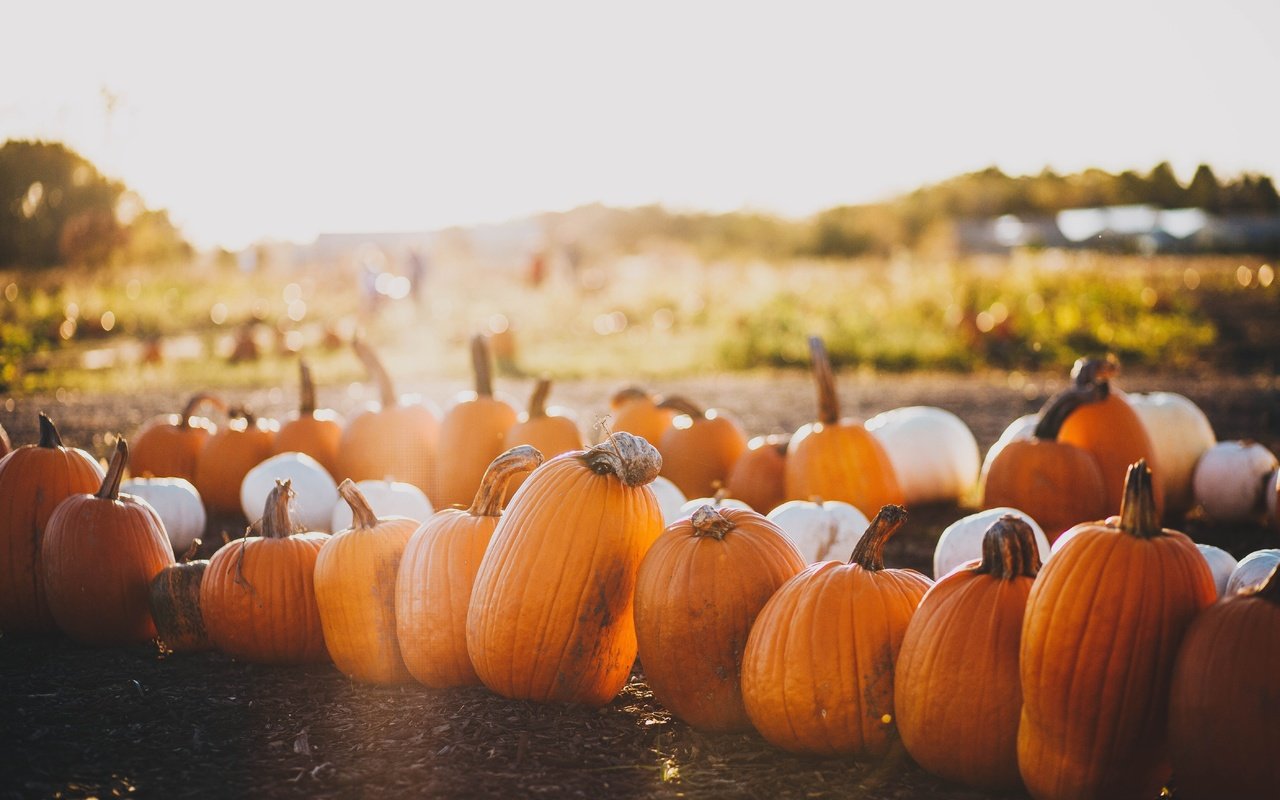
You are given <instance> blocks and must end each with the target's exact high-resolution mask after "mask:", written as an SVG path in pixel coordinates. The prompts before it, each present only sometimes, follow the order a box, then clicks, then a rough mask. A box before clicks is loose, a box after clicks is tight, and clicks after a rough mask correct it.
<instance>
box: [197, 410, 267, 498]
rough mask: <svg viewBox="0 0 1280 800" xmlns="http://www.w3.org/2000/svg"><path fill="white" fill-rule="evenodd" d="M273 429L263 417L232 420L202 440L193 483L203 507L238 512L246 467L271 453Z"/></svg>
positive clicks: (246, 471)
mask: <svg viewBox="0 0 1280 800" xmlns="http://www.w3.org/2000/svg"><path fill="white" fill-rule="evenodd" d="M275 435H276V432H275V429H274V427H273V426H272V424H271V423H269V422H267V421H266V420H254V421H249V420H245V419H239V420H233V421H232V422H231V423H229V424H228V425H227V426H226V427H224V428H222V429H221V430H219V431H218V432H217V433H215V434H214V435H213V436H211V437H209V440H208V441H207V442H205V444H204V447H203V448H201V450H200V459H199V460H198V461H197V462H196V474H195V478H194V479H193V480H192V483H193V484H195V487H196V491H198V492H199V493H200V499H201V500H203V501H204V505H205V508H208V509H209V510H210V511H211V512H213V513H216V514H239V513H242V512H241V510H240V484H241V483H242V482H243V481H244V476H245V475H247V474H248V473H249V470H251V469H253V468H254V467H256V466H258V464H261V463H262V462H263V461H266V460H267V459H268V458H270V457H271V452H272V451H271V448H272V443H273V442H274V441H275Z"/></svg>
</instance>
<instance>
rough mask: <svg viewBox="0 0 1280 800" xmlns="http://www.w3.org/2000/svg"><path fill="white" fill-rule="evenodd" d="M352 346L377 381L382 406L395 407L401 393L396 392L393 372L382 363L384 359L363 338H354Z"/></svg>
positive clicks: (367, 370) (357, 356) (370, 375)
mask: <svg viewBox="0 0 1280 800" xmlns="http://www.w3.org/2000/svg"><path fill="white" fill-rule="evenodd" d="M351 346H352V348H354V349H355V351H356V358H358V359H360V363H361V364H363V365H364V368H365V371H366V372H368V373H369V377H371V378H373V379H374V381H376V382H377V384H378V393H379V395H380V396H381V397H382V407H383V408H395V407H396V406H397V405H398V404H399V403H400V395H398V394H396V387H395V384H394V383H392V382H391V374H390V373H389V372H387V368H386V367H384V366H383V365H382V359H380V358H378V354H377V353H376V352H374V350H373V348H372V347H370V346H369V345H368V344H366V343H365V341H364V340H363V339H352V340H351Z"/></svg>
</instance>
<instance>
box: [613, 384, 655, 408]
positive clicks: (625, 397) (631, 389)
mask: <svg viewBox="0 0 1280 800" xmlns="http://www.w3.org/2000/svg"><path fill="white" fill-rule="evenodd" d="M635 400H650V401H651V400H653V396H652V395H650V394H649V393H648V392H646V391H645V390H644V389H641V388H640V387H639V386H628V387H626V388H623V389H619V390H618V391H616V392H614V393H613V397H610V398H609V406H610V407H611V408H617V407H618V406H621V405H624V404H626V403H630V402H632V401H635Z"/></svg>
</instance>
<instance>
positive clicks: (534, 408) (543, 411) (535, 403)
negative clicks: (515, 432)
mask: <svg viewBox="0 0 1280 800" xmlns="http://www.w3.org/2000/svg"><path fill="white" fill-rule="evenodd" d="M549 394H551V379H550V378H546V377H543V378H538V382H537V383H535V384H534V385H533V394H532V395H531V396H530V397H529V419H542V418H543V417H545V416H546V415H547V395H549Z"/></svg>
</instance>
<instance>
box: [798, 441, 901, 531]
mask: <svg viewBox="0 0 1280 800" xmlns="http://www.w3.org/2000/svg"><path fill="white" fill-rule="evenodd" d="M786 485H787V497H788V498H789V499H792V500H812V499H813V498H815V497H819V498H822V499H823V500H842V501H844V502H846V503H848V504H850V505H852V506H854V507H855V508H857V509H858V510H859V511H861V512H862V513H864V514H866V515H867V516H871V515H873V514H875V512H876V511H877V510H879V509H880V507H881V506H885V505H890V504H895V503H901V502H902V490H901V489H900V488H898V479H897V476H896V475H895V474H894V472H893V464H891V463H890V462H889V456H888V454H887V453H885V451H884V447H882V446H881V444H880V443H879V442H878V441H876V438H875V437H874V436H872V435H871V434H870V433H869V432H868V431H867V429H866V428H864V427H863V426H862V423H861V422H858V421H856V420H849V419H846V420H840V421H839V422H836V423H832V424H826V425H824V424H823V423H820V422H815V423H812V424H809V425H804V426H802V427H801V428H800V430H798V431H796V434H795V436H793V437H792V439H791V444H790V445H788V447H787V463H786Z"/></svg>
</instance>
